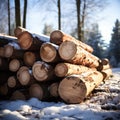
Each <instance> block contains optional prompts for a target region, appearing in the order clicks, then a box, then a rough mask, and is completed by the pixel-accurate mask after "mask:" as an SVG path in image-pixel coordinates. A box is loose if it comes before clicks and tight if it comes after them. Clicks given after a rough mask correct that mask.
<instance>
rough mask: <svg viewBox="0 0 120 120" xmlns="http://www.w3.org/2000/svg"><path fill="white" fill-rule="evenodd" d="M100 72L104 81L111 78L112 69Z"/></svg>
mask: <svg viewBox="0 0 120 120" xmlns="http://www.w3.org/2000/svg"><path fill="white" fill-rule="evenodd" d="M101 72H102V74H103V76H104V80H106V79H109V78H110V77H111V76H112V69H111V68H108V69H103V70H102V71H101Z"/></svg>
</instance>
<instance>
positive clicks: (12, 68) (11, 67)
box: [9, 59, 20, 72]
mask: <svg viewBox="0 0 120 120" xmlns="http://www.w3.org/2000/svg"><path fill="white" fill-rule="evenodd" d="M19 67H20V62H19V60H17V59H13V60H11V61H10V63H9V70H10V71H12V72H16V71H17V70H18V69H19Z"/></svg>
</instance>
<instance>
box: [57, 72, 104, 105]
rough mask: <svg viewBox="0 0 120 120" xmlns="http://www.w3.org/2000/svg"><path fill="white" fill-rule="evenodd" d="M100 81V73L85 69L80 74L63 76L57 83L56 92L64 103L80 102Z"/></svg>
mask: <svg viewBox="0 0 120 120" xmlns="http://www.w3.org/2000/svg"><path fill="white" fill-rule="evenodd" d="M102 81H103V75H102V73H100V72H98V71H94V72H90V71H86V72H85V73H83V74H81V75H71V76H68V77H66V78H64V79H63V80H62V81H61V82H60V84H59V88H58V92H59V95H60V97H61V98H62V99H63V100H64V101H65V102H66V103H80V102H82V101H83V100H84V99H85V97H86V96H88V95H89V94H90V93H91V92H92V91H93V90H94V88H95V87H96V86H98V85H99V84H100V83H101V82H102Z"/></svg>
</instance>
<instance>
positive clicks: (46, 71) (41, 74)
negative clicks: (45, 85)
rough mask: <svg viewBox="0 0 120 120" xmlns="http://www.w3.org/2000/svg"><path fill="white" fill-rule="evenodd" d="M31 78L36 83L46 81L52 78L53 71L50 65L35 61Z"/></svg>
mask: <svg viewBox="0 0 120 120" xmlns="http://www.w3.org/2000/svg"><path fill="white" fill-rule="evenodd" d="M32 73H33V76H34V77H35V79H36V80H37V81H48V80H51V79H52V78H53V77H54V69H53V67H52V66H51V65H49V64H47V63H45V62H42V61H37V62H35V63H34V65H33V66H32Z"/></svg>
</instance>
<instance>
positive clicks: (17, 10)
mask: <svg viewBox="0 0 120 120" xmlns="http://www.w3.org/2000/svg"><path fill="white" fill-rule="evenodd" d="M14 1H15V21H16V27H17V26H21V14H20V0H14Z"/></svg>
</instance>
